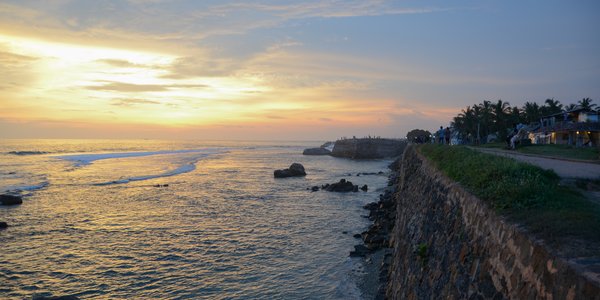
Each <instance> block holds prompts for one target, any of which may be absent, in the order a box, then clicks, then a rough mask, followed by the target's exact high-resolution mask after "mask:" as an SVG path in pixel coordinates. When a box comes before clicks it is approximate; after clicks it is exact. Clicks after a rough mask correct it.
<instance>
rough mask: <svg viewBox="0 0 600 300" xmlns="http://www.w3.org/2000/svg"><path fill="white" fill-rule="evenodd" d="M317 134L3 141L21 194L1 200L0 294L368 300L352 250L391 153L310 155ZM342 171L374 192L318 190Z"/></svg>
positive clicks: (10, 183) (1, 169)
mask: <svg viewBox="0 0 600 300" xmlns="http://www.w3.org/2000/svg"><path fill="white" fill-rule="evenodd" d="M321 143H322V142H219V141H211V142H204V141H157V140H2V141H0V192H3V193H4V192H7V191H12V192H15V191H19V193H21V194H22V195H25V197H24V198H23V204H22V205H17V206H0V221H4V222H7V223H8V224H9V227H8V228H7V229H3V230H0V249H1V250H0V282H1V284H0V298H1V299H23V298H31V297H32V296H35V295H38V296H59V295H76V296H78V297H80V298H82V299H87V298H93V299H204V298H205V299H367V298H369V295H368V293H366V292H365V290H364V289H363V288H362V287H363V284H362V283H363V282H364V281H365V276H368V275H367V274H366V273H365V271H364V270H365V264H366V263H367V262H365V261H364V259H362V258H351V257H349V256H348V254H349V252H350V251H351V250H353V248H354V247H353V246H354V245H356V244H359V243H361V241H360V239H356V238H354V237H353V234H355V233H360V232H362V231H364V230H366V228H367V227H368V225H369V221H368V220H367V219H366V218H364V217H363V215H366V214H367V213H368V212H367V211H366V210H364V209H363V208H362V206H363V205H364V204H366V203H369V202H374V201H377V200H378V198H379V194H381V193H382V192H383V189H384V188H385V186H386V183H387V175H388V172H389V170H388V169H387V166H388V164H389V163H390V162H391V161H390V160H364V161H355V160H349V159H343V158H334V157H331V156H303V155H302V150H303V149H304V148H308V147H315V146H319V145H320V144H321ZM293 162H298V163H301V164H303V165H304V167H305V169H306V172H307V176H306V177H300V178H285V179H275V178H273V171H274V170H275V169H283V168H287V167H288V166H289V165H290V164H291V163H293ZM380 171H382V172H384V173H383V174H376V175H362V176H356V175H357V174H358V173H379V172H380ZM342 178H345V179H347V180H350V181H352V182H353V183H354V184H358V185H359V186H362V185H364V184H367V185H368V186H369V190H368V191H367V192H363V191H360V192H358V193H352V192H351V193H332V192H326V191H317V192H312V191H310V190H309V188H310V187H312V186H315V185H316V186H321V185H323V184H326V183H333V182H338V181H339V180H340V179H342Z"/></svg>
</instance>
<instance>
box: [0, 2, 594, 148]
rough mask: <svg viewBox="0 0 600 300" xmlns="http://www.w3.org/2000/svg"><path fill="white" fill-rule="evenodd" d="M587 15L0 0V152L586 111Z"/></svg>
mask: <svg viewBox="0 0 600 300" xmlns="http://www.w3.org/2000/svg"><path fill="white" fill-rule="evenodd" d="M599 15H600V1H596V0H591V1H566V0H565V1H485V0H483V1H480V0H478V1H378V0H373V1H371V0H359V1H353V0H346V1H342V0H339V1H338V0H324V1H323V0H322V1H247V2H244V1H193V0H148V1H142V0H129V1H125V0H123V1H105V0H95V1H92V0H89V1H88V0H79V1H75V0H48V1H29V0H15V1H6V0H0V138H185V139H246V140H251V139H260V140H278V139H287V140H319V139H324V140H331V139H335V138H338V137H342V136H353V135H356V136H365V135H380V136H386V137H403V136H405V135H406V133H407V132H408V131H409V130H411V129H413V128H422V129H428V130H433V129H435V128H437V127H439V126H440V125H444V126H446V125H448V124H449V122H450V120H451V118H452V117H453V116H454V115H456V114H457V113H458V112H460V109H461V108H464V107H465V106H467V105H471V104H473V103H479V102H481V101H483V100H492V101H496V100H498V99H502V100H504V101H508V102H510V103H511V104H512V105H518V106H521V105H523V103H524V102H525V101H537V102H538V103H541V102H543V101H544V100H545V99H547V98H554V99H557V100H559V101H561V102H562V103H564V104H568V103H575V102H576V101H578V100H580V99H581V98H584V97H590V98H592V99H594V103H596V104H600V33H599V30H600V18H599V17H598V16H599Z"/></svg>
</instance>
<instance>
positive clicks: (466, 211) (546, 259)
mask: <svg viewBox="0 0 600 300" xmlns="http://www.w3.org/2000/svg"><path fill="white" fill-rule="evenodd" d="M399 172H400V174H399V176H398V181H399V182H398V191H397V193H396V195H395V198H396V201H397V206H396V207H397V215H396V224H395V227H394V230H393V234H392V235H393V236H392V238H391V244H392V246H393V247H394V254H393V259H392V265H391V268H390V279H389V282H388V286H387V291H386V294H387V298H389V299H442V298H443V299H447V298H450V299H600V286H599V284H598V282H596V281H593V280H591V279H589V278H586V277H584V276H583V275H581V274H579V273H577V272H576V271H575V270H574V269H573V268H572V266H570V265H569V264H568V263H567V262H565V261H564V260H562V259H560V258H557V257H555V256H553V255H552V254H550V253H549V252H548V251H547V250H546V248H545V247H544V246H543V245H542V244H540V243H539V242H536V241H533V240H531V239H530V238H529V236H528V235H527V234H526V233H525V232H524V231H523V230H522V229H520V228H518V227H517V226H515V225H512V224H509V223H507V222H506V221H505V220H504V219H503V218H502V217H499V216H498V215H497V214H496V213H495V212H494V211H493V210H492V209H490V208H489V207H488V206H487V205H486V204H485V203H484V202H483V201H481V200H480V199H478V198H476V197H475V196H473V195H471V194H470V193H468V192H467V191H466V190H465V189H463V188H462V187H461V186H460V185H459V184H457V183H455V182H453V181H451V180H449V179H448V178H447V177H445V176H444V175H443V174H441V173H440V172H439V171H437V170H436V169H435V168H434V167H433V166H431V165H430V163H429V162H428V161H427V160H425V159H424V158H423V157H422V156H421V155H420V154H419V153H418V152H417V151H416V150H415V149H414V147H409V148H407V149H406V151H405V152H404V156H403V159H402V166H401V169H400V171H399Z"/></svg>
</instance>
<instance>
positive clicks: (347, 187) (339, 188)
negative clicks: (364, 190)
mask: <svg viewBox="0 0 600 300" xmlns="http://www.w3.org/2000/svg"><path fill="white" fill-rule="evenodd" d="M354 187H356V190H357V191H358V186H355V185H354V184H352V182H351V181H346V179H340V182H336V183H332V184H329V185H327V186H325V187H324V189H325V190H326V191H328V192H341V193H345V192H352V191H354V190H355V188H354Z"/></svg>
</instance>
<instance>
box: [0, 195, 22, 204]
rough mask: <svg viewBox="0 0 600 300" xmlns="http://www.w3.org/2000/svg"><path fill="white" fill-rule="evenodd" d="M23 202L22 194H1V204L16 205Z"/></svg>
mask: <svg viewBox="0 0 600 300" xmlns="http://www.w3.org/2000/svg"><path fill="white" fill-rule="evenodd" d="M21 203H23V198H21V196H17V195H9V194H3V195H0V204H1V205H16V204H21Z"/></svg>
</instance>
